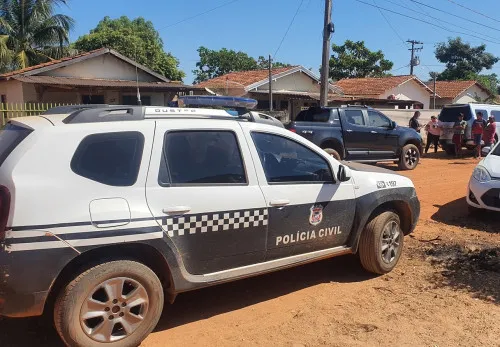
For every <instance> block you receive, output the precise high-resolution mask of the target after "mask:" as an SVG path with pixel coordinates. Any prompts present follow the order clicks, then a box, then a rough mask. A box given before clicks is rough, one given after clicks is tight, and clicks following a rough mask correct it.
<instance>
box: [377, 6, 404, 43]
mask: <svg viewBox="0 0 500 347" xmlns="http://www.w3.org/2000/svg"><path fill="white" fill-rule="evenodd" d="M372 1H373V3H374V4H375V6H377V3H376V2H375V0H372ZM378 11H379V12H380V14H381V15H382V17H384V19H385V21H386V22H387V24H389V26H390V27H391V29H392V31H394V33H395V34H396V36H397V37H399V39H400V40H401V42H403V45H404V46H405V47H408V46H407V45H406V42H405V40H404V39H403V38H402V37H401V35H399V33H398V32H397V31H396V29H394V27H393V26H392V24H391V22H389V20H388V19H387V17H386V16H385V14H384V12H382V10H381V9H380V8H379V9H378Z"/></svg>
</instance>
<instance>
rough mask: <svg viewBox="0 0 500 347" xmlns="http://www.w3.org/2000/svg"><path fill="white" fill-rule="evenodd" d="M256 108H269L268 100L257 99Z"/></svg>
mask: <svg viewBox="0 0 500 347" xmlns="http://www.w3.org/2000/svg"><path fill="white" fill-rule="evenodd" d="M257 109H258V110H269V100H259V102H258V104H257Z"/></svg>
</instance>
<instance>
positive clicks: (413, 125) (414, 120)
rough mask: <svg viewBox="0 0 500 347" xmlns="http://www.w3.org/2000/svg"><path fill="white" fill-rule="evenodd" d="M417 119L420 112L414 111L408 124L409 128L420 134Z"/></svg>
mask: <svg viewBox="0 0 500 347" xmlns="http://www.w3.org/2000/svg"><path fill="white" fill-rule="evenodd" d="M419 118H420V111H415V113H414V114H413V117H411V118H410V123H409V127H410V128H412V129H415V131H416V132H417V133H420V128H422V126H421V125H420V123H419V122H418V119H419Z"/></svg>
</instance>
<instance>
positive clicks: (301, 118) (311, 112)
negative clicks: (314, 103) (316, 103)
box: [295, 107, 330, 123]
mask: <svg viewBox="0 0 500 347" xmlns="http://www.w3.org/2000/svg"><path fill="white" fill-rule="evenodd" d="M329 120H330V109H324V108H319V107H311V108H309V109H308V110H304V111H300V112H299V114H298V115H297V117H296V118H295V121H296V122H318V123H326V122H328V121H329Z"/></svg>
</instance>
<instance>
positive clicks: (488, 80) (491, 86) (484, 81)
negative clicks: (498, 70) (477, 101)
mask: <svg viewBox="0 0 500 347" xmlns="http://www.w3.org/2000/svg"><path fill="white" fill-rule="evenodd" d="M475 80H476V81H478V82H479V83H480V84H481V85H483V86H484V87H486V89H488V90H489V91H490V93H491V94H493V95H495V96H496V95H498V85H499V84H500V83H499V82H500V81H499V80H498V76H497V74H495V73H492V74H490V75H478V76H476V78H475Z"/></svg>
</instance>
